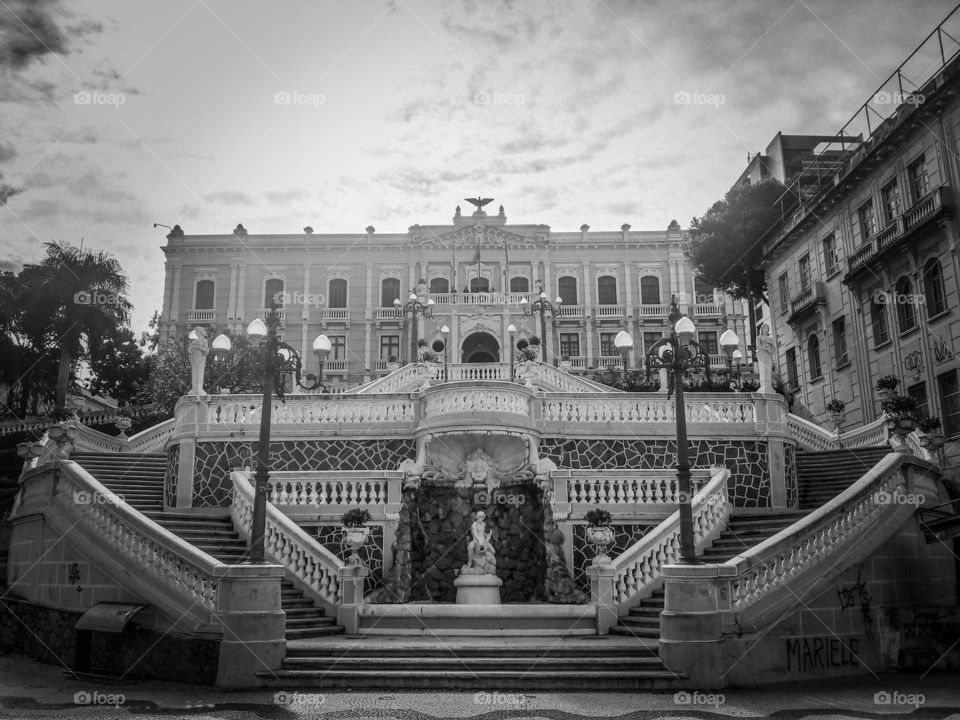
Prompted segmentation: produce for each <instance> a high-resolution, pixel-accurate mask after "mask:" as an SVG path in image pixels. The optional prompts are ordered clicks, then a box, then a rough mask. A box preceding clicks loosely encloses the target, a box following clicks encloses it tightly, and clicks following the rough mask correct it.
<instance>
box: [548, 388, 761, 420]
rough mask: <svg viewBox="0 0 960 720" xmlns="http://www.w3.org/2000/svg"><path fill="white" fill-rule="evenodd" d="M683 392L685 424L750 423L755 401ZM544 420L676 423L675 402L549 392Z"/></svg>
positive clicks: (646, 396) (654, 397)
mask: <svg viewBox="0 0 960 720" xmlns="http://www.w3.org/2000/svg"><path fill="white" fill-rule="evenodd" d="M704 395H706V394H705V393H698V394H693V393H690V394H688V395H685V398H686V400H685V403H684V406H685V408H686V417H687V422H688V423H719V424H724V425H738V424H739V425H749V426H751V427H752V426H753V423H754V422H755V420H756V416H755V412H754V401H753V400H752V399H750V398H746V399H745V398H744V397H743V396H742V395H736V394H733V393H729V394H725V395H721V396H718V395H714V396H712V397H709V399H708V398H707V397H703V396H704ZM542 417H543V421H544V423H545V424H546V423H557V424H564V425H568V424H569V423H651V424H670V425H674V424H675V423H676V402H675V401H673V400H668V399H667V398H665V397H664V396H662V395H658V394H654V393H631V394H629V395H623V396H618V395H613V396H610V397H604V398H591V397H589V396H585V395H584V394H582V393H581V394H577V395H570V396H563V395H562V394H561V393H551V394H550V396H549V397H547V398H545V399H544V401H543V415H542Z"/></svg>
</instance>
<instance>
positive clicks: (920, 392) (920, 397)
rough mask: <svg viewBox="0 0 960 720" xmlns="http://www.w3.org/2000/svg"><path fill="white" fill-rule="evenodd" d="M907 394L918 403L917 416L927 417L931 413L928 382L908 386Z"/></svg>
mask: <svg viewBox="0 0 960 720" xmlns="http://www.w3.org/2000/svg"><path fill="white" fill-rule="evenodd" d="M907 396H908V397H912V398H913V399H914V400H915V401H916V403H917V417H926V416H927V415H929V414H930V405H929V403H928V402H927V384H926V383H917V384H916V385H908V386H907Z"/></svg>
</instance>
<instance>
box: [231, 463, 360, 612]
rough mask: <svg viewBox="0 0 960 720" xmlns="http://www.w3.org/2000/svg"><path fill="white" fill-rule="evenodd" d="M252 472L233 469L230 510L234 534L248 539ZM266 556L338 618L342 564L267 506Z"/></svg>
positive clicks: (301, 530)
mask: <svg viewBox="0 0 960 720" xmlns="http://www.w3.org/2000/svg"><path fill="white" fill-rule="evenodd" d="M251 476H252V473H250V472H249V471H241V470H235V471H233V472H232V473H231V475H230V477H231V479H232V480H233V504H232V507H231V510H230V513H231V517H232V518H233V524H234V527H236V529H237V532H239V533H240V535H241V536H242V537H243V538H244V539H247V540H249V538H250V532H251V525H252V523H253V494H254V490H253V485H252V483H251ZM264 548H265V551H266V555H267V556H268V557H270V558H272V559H273V560H274V561H276V562H277V564H279V565H282V566H283V567H284V568H286V570H287V573H288V577H290V578H291V579H292V580H293V581H294V584H295V585H297V587H298V588H299V589H300V590H303V591H304V592H305V593H307V594H308V595H309V596H310V597H312V598H313V599H314V600H317V601H319V602H320V604H321V605H322V606H323V608H324V610H326V611H327V612H328V613H331V614H332V616H333V617H336V616H337V607H338V606H339V604H340V600H341V587H340V577H339V571H340V568H342V567H343V566H344V563H343V561H342V560H340V558H338V557H337V556H336V555H334V554H333V553H332V552H330V551H329V550H327V549H326V548H325V547H324V546H323V545H321V544H320V543H319V542H318V541H317V540H315V539H314V538H312V537H310V536H309V535H307V533H306V532H305V531H304V530H303V528H301V527H300V526H299V525H297V524H296V523H295V522H294V521H293V520H291V519H290V518H288V517H287V516H286V515H284V514H283V513H282V512H280V511H279V510H277V508H276V507H274V506H273V505H272V504H271V503H269V502H268V503H267V520H266V536H265V538H264Z"/></svg>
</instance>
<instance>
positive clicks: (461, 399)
mask: <svg viewBox="0 0 960 720" xmlns="http://www.w3.org/2000/svg"><path fill="white" fill-rule="evenodd" d="M443 390H444V388H443V386H438V387H434V388H431V390H430V394H426V395H425V396H424V398H423V418H424V419H428V418H430V419H432V418H435V417H437V416H438V415H457V414H462V413H481V412H482V413H488V412H490V413H493V412H495V413H506V414H508V415H520V416H523V417H526V418H529V417H531V415H532V413H531V410H530V399H531V398H530V393H529V391H528V390H527V389H526V388H523V387H522V386H520V385H513V386H512V387H509V386H508V387H501V386H497V387H474V386H472V385H469V384H464V385H461V386H459V387H456V388H455V389H451V390H452V391H451V392H444V391H443Z"/></svg>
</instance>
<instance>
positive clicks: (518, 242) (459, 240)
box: [410, 222, 548, 249]
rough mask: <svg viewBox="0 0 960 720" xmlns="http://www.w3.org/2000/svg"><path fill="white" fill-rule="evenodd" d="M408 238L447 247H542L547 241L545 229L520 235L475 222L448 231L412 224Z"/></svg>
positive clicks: (418, 242) (414, 242) (418, 243)
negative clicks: (438, 230) (532, 233)
mask: <svg viewBox="0 0 960 720" xmlns="http://www.w3.org/2000/svg"><path fill="white" fill-rule="evenodd" d="M410 240H411V241H412V242H413V244H414V245H422V246H429V247H443V248H448V247H451V246H452V245H456V247H467V248H472V247H476V246H477V244H478V243H479V245H480V247H481V249H483V248H488V247H489V248H502V247H503V245H504V243H506V244H507V246H508V247H523V246H531V245H532V246H537V247H544V246H546V245H547V243H548V236H547V232H546V230H543V231H537V232H536V233H535V234H534V235H521V234H519V233H515V232H511V231H510V230H505V229H503V228H502V227H497V226H494V225H485V224H484V223H482V222H477V223H475V224H473V225H464V226H463V227H458V228H456V229H454V230H451V231H449V232H437V231H435V230H432V229H431V228H425V227H421V226H419V225H414V226H413V227H411V228H410Z"/></svg>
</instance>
